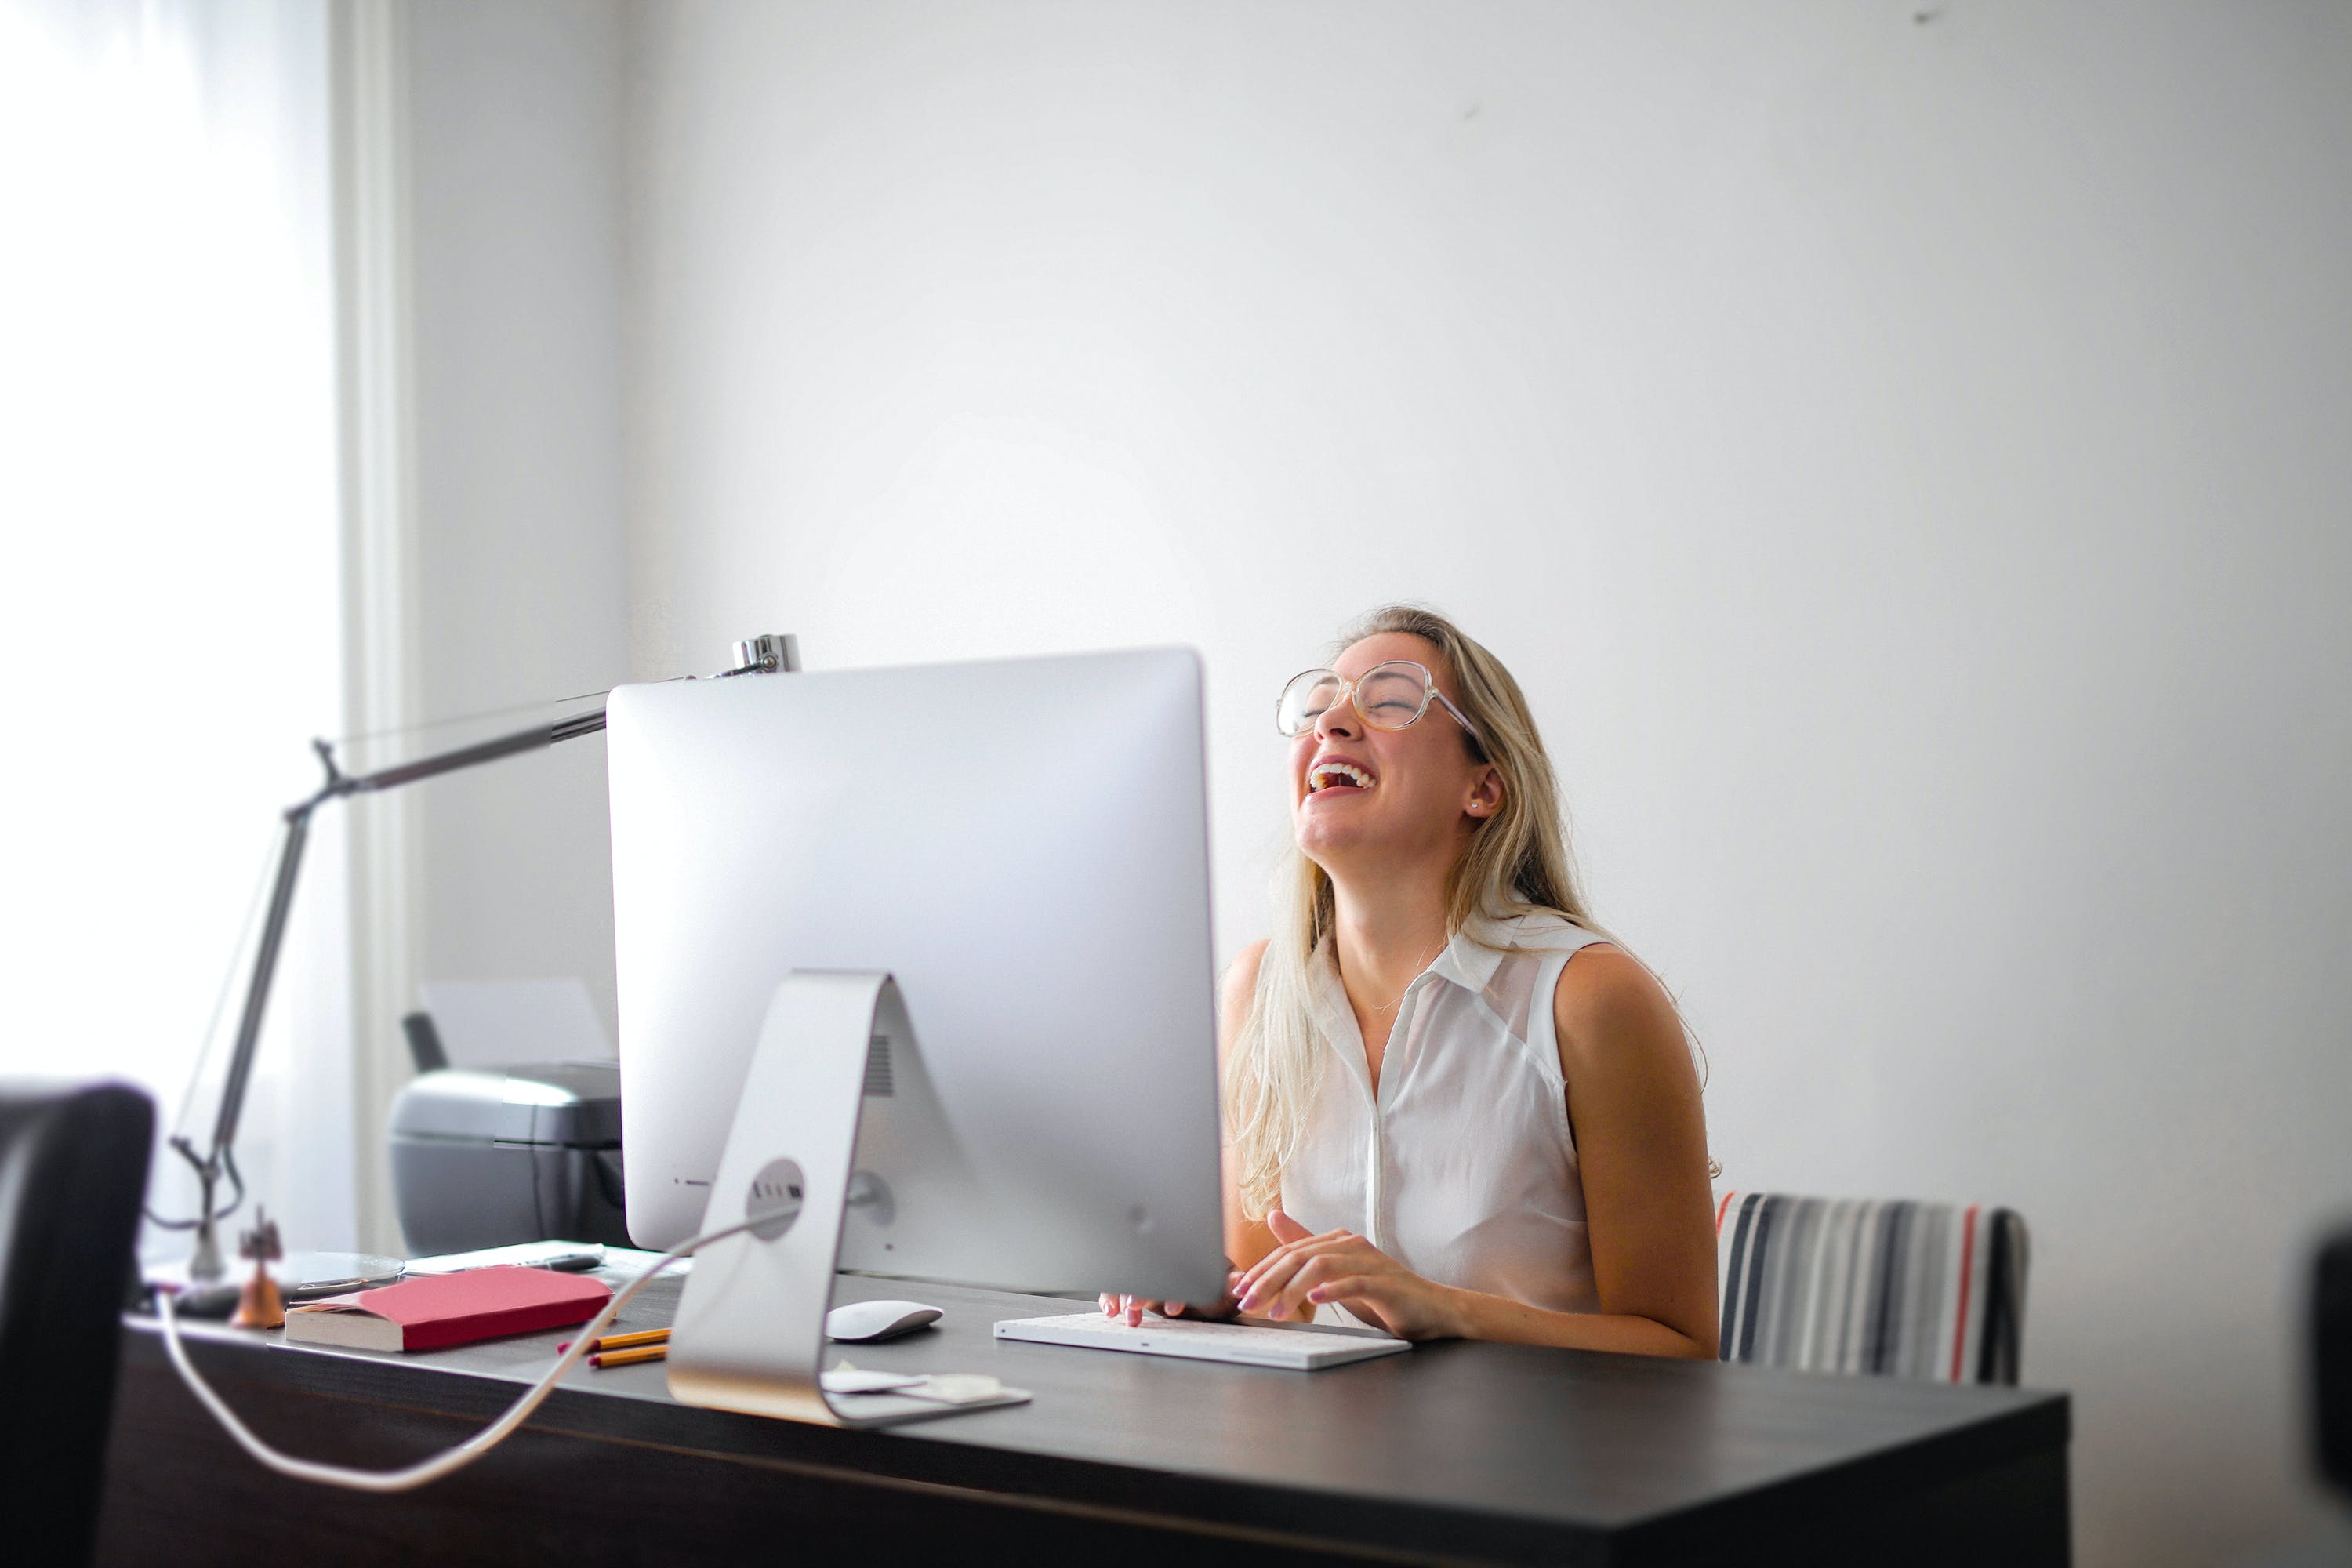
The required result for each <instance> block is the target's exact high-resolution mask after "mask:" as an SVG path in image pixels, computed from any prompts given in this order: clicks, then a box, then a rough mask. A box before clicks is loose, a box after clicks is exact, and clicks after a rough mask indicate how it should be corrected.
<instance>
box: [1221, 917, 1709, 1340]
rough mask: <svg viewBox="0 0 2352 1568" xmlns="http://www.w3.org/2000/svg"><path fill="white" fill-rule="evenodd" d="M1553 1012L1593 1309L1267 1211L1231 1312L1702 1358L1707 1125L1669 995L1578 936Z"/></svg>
mask: <svg viewBox="0 0 2352 1568" xmlns="http://www.w3.org/2000/svg"><path fill="white" fill-rule="evenodd" d="M1570 976H1573V977H1574V979H1573V981H1571V980H1570ZM1553 1021H1554V1022H1555V1024H1557V1026H1558V1033H1559V1054H1560V1066H1561V1068H1562V1070H1563V1071H1564V1073H1565V1074H1566V1076H1567V1079H1568V1086H1569V1088H1568V1095H1569V1103H1568V1110H1569V1120H1570V1127H1571V1129H1572V1130H1573V1131H1574V1133H1575V1136H1576V1145H1577V1152H1578V1156H1579V1163H1580V1166H1581V1168H1582V1172H1583V1183H1584V1207H1585V1221H1586V1226H1587V1234H1588V1237H1589V1238H1590V1241H1591V1248H1592V1271H1593V1278H1594V1283H1595V1286H1596V1289H1597V1290H1598V1293H1599V1296H1600V1302H1599V1310H1597V1311H1591V1312H1555V1311H1549V1310H1545V1309H1543V1308H1540V1307H1530V1306H1528V1305H1527V1304H1526V1303H1524V1302H1521V1301H1514V1300H1509V1299H1508V1298H1506V1297H1502V1296H1490V1295H1486V1294H1485V1293H1483V1292H1480V1291H1475V1290H1465V1289H1461V1288H1459V1287H1457V1286H1450V1285H1441V1284H1439V1283H1437V1282H1436V1281H1435V1280H1432V1279H1424V1278H1423V1277H1422V1276H1420V1275H1417V1274H1414V1273H1412V1271H1411V1270H1410V1269H1408V1268H1405V1267H1404V1266H1403V1265H1402V1264H1401V1263H1399V1262H1397V1261H1396V1259H1394V1258H1391V1257H1390V1256H1388V1255H1387V1254H1386V1253H1384V1252H1381V1250H1380V1249H1379V1248H1377V1247H1373V1246H1372V1245H1371V1244H1370V1242H1368V1241H1366V1240H1365V1239H1364V1238H1363V1237H1360V1236H1356V1235H1353V1234H1351V1233H1349V1232H1347V1231H1343V1230H1335V1231H1330V1232H1327V1233H1325V1234H1323V1235H1320V1236H1317V1235H1312V1234H1310V1233H1309V1232H1308V1231H1307V1228H1306V1227H1305V1226H1301V1225H1299V1224H1297V1222H1296V1221H1294V1220H1292V1219H1291V1218H1290V1217H1289V1216H1288V1215H1284V1214H1281V1213H1279V1212H1277V1213H1276V1214H1274V1215H1269V1216H1268V1218H1269V1220H1270V1222H1271V1224H1272V1226H1273V1233H1272V1234H1273V1237H1274V1238H1275V1239H1276V1240H1278V1241H1279V1242H1280V1243H1281V1246H1280V1247H1279V1248H1277V1249H1276V1251H1275V1252H1274V1253H1272V1254H1270V1255H1267V1256H1265V1257H1264V1258H1261V1259H1260V1260H1258V1261H1257V1262H1256V1263H1255V1264H1254V1265H1253V1266H1252V1267H1251V1268H1249V1269H1248V1270H1247V1271H1246V1272H1245V1274H1244V1277H1243V1279H1242V1282H1241V1286H1240V1295H1241V1298H1242V1310H1244V1311H1251V1312H1256V1311H1264V1312H1265V1314H1266V1315H1267V1316H1269V1317H1274V1318H1286V1317H1292V1316H1297V1315H1302V1314H1304V1313H1305V1312H1306V1311H1307V1310H1309V1309H1311V1308H1312V1307H1313V1306H1314V1305H1316V1304H1318V1303H1321V1302H1324V1301H1339V1302H1341V1303H1343V1304H1345V1305H1346V1306H1347V1307H1348V1308H1349V1310H1351V1311H1353V1312H1354V1313H1355V1314H1356V1315H1357V1316H1358V1317H1360V1318H1363V1319H1365V1320H1366V1321H1371V1322H1377V1323H1378V1324H1379V1325H1380V1326H1381V1327H1382V1328H1384V1329H1386V1330H1388V1331H1390V1332H1391V1333H1394V1334H1402V1335H1403V1336H1404V1337H1406V1338H1408V1339H1436V1338H1443V1337H1446V1336H1457V1337H1461V1338H1466V1339H1482V1340H1508V1341H1515V1342H1518V1343H1521V1344H1539V1345H1564V1346H1569V1347H1571V1348H1574V1349H1579V1350H1598V1351H1619V1352H1627V1353H1631V1354H1636V1355H1663V1356H1685V1357H1689V1358H1692V1359H1694V1360H1697V1359H1705V1358H1710V1357H1712V1356H1714V1354H1715V1353H1716V1297H1715V1226H1714V1209H1713V1205H1712V1201H1711V1199H1710V1196H1709V1194H1708V1190H1707V1173H1706V1124H1705V1121H1703V1119H1702V1118H1701V1116H1700V1114H1699V1100H1698V1080H1697V1075H1696V1072H1694V1071H1693V1070H1692V1068H1691V1062H1690V1052H1689V1048H1688V1047H1687V1045H1686V1044H1685V1039H1684V1036H1683V1029H1682V1022H1681V1020H1680V1019H1679V1018H1678V1017H1677V1016H1675V1009H1674V1005H1673V1003H1672V1002H1670V1001H1669V1000H1667V998H1666V995H1665V993H1664V991H1662V990H1660V989H1659V987H1658V984H1657V982H1656V981H1654V980H1653V979H1652V978H1651V977H1650V974H1649V972H1648V971H1647V970H1644V969H1643V967H1642V966H1641V965H1640V964H1639V963H1635V962H1634V961H1633V959H1632V958H1630V957H1628V956H1627V955H1625V954H1624V953H1622V952H1619V951H1617V950H1616V949H1614V948H1609V947H1589V948H1586V949H1584V950H1583V951H1582V952H1579V953H1578V954H1577V955H1576V957H1575V958H1574V959H1573V960H1571V961H1570V963H1569V964H1568V965H1567V968H1566V970H1565V971H1564V973H1562V975H1561V979H1560V984H1559V991H1558V993H1557V994H1555V996H1554V999H1553Z"/></svg>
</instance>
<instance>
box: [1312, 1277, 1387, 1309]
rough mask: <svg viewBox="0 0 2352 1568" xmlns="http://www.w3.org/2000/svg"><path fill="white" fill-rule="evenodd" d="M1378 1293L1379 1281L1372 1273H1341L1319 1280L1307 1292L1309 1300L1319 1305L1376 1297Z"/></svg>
mask: <svg viewBox="0 0 2352 1568" xmlns="http://www.w3.org/2000/svg"><path fill="white" fill-rule="evenodd" d="M1378 1294H1379V1281H1377V1280H1375V1279H1373V1278H1372V1277H1371V1276H1370V1275H1369V1274H1341V1275H1338V1276H1337V1277H1335V1278H1333V1279H1325V1280H1321V1281H1318V1283H1317V1284H1316V1285H1315V1287H1314V1288H1313V1289H1310V1290H1308V1291H1307V1300H1309V1301H1311V1302H1313V1303H1315V1304H1317V1305H1318V1306H1319V1305H1321V1304H1322V1303H1323V1302H1325V1301H1339V1302H1341V1303H1345V1302H1347V1301H1349V1300H1364V1299H1365V1298H1366V1297H1376V1296H1377V1295H1378Z"/></svg>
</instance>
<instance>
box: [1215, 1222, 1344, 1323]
mask: <svg viewBox="0 0 2352 1568" xmlns="http://www.w3.org/2000/svg"><path fill="white" fill-rule="evenodd" d="M1356 1239H1357V1238H1356V1237H1353V1236H1351V1235H1349V1233H1348V1232H1346V1231H1344V1230H1334V1231H1328V1232H1326V1233H1325V1234H1323V1235H1321V1236H1308V1237H1300V1238H1298V1239H1297V1240H1296V1241H1291V1242H1286V1243H1285V1244H1283V1245H1282V1246H1280V1247H1276V1248H1275V1249H1274V1250H1273V1251H1272V1252H1269V1253H1267V1254H1266V1255H1265V1257H1264V1258H1259V1259H1258V1260H1257V1261H1256V1262H1255V1263H1254V1264H1252V1265H1251V1266H1250V1267H1249V1268H1246V1269H1244V1270H1243V1272H1242V1273H1241V1274H1240V1275H1239V1276H1237V1277H1236V1282H1235V1284H1234V1300H1235V1301H1236V1302H1237V1303H1239V1304H1241V1305H1242V1306H1243V1308H1244V1310H1252V1309H1250V1308H1249V1307H1248V1302H1249V1300H1250V1299H1251V1298H1252V1297H1254V1296H1256V1295H1258V1294H1260V1291H1259V1289H1258V1288H1259V1286H1261V1285H1262V1284H1264V1283H1265V1279H1267V1277H1268V1276H1269V1275H1271V1274H1274V1273H1276V1271H1279V1270H1284V1269H1286V1268H1292V1267H1295V1266H1296V1261H1297V1258H1298V1257H1299V1256H1300V1255H1301V1254H1303V1253H1311V1252H1313V1251H1316V1250H1318V1249H1319V1248H1323V1247H1331V1246H1341V1245H1345V1244H1347V1243H1349V1242H1353V1241H1355V1240H1356Z"/></svg>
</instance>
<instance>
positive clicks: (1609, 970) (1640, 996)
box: [1552, 942, 1687, 1068]
mask: <svg viewBox="0 0 2352 1568" xmlns="http://www.w3.org/2000/svg"><path fill="white" fill-rule="evenodd" d="M1552 1023H1553V1026H1554V1032H1555V1033H1556V1034H1557V1035H1558V1036H1559V1055H1560V1065H1561V1066H1562V1067H1563V1068H1570V1067H1572V1066H1573V1065H1574V1064H1576V1063H1578V1062H1583V1063H1586V1064H1593V1063H1597V1062H1599V1061H1601V1060H1605V1059H1608V1058H1616V1060H1617V1061H1619V1062H1620V1063H1622V1062H1623V1060H1624V1058H1625V1057H1626V1056H1627V1055H1629V1054H1636V1055H1642V1056H1647V1055H1650V1054H1651V1053H1653V1052H1657V1053H1664V1054H1667V1055H1669V1056H1670V1057H1671V1058H1672V1059H1675V1060H1686V1059H1687V1054H1686V1053H1687V1047H1686V1045H1685V1038H1684V1035H1683V1023H1682V1015H1681V1014H1680V1013H1678V1012H1677V1011H1676V1010H1675V1004H1674V998H1672V997H1671V996H1668V995H1667V994H1666V989H1665V987H1664V986H1663V985H1661V984H1658V982H1657V978H1656V976H1654V975H1653V974H1652V973H1650V972H1649V970H1648V969H1646V968H1644V967H1643V964H1642V963H1641V962H1640V961H1639V960H1638V959H1636V958H1634V957H1633V954H1631V953H1629V952H1626V951H1625V950H1624V949H1623V948H1621V947H1618V946H1615V945H1614V944H1612V943H1610V942H1595V943H1593V944H1592V945H1591V946H1590V947H1584V948H1580V949H1579V950H1578V951H1577V952H1576V954H1575V956H1574V957H1572V958H1570V960H1569V962H1568V963H1567V964H1566V965H1565V966H1564V967H1563V968H1562V969H1561V970H1560V972H1559V989H1558V990H1556V991H1555V992H1553V994H1552Z"/></svg>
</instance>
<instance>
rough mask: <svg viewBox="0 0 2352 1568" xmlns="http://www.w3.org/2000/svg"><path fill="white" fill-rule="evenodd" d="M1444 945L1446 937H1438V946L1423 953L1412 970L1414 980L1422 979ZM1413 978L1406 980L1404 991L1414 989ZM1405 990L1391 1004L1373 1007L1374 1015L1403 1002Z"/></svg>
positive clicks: (1379, 1014)
mask: <svg viewBox="0 0 2352 1568" xmlns="http://www.w3.org/2000/svg"><path fill="white" fill-rule="evenodd" d="M1444 946H1445V939H1444V937H1440V938H1438V939H1437V946H1436V947H1433V948H1431V949H1430V950H1429V951H1428V952H1426V953H1423V955H1422V960H1421V963H1419V965H1417V966H1416V967H1415V968H1414V970H1413V972H1412V980H1418V979H1420V978H1421V977H1422V974H1423V972H1424V971H1425V970H1427V969H1428V968H1429V961H1430V960H1431V959H1433V958H1435V957H1436V956H1437V955H1438V952H1440V951H1441V950H1442V949H1444ZM1412 980H1408V981H1406V982H1405V983H1404V991H1410V990H1412ZM1404 991H1400V992H1398V993H1397V994H1396V1001H1394V1002H1391V1003H1390V1004H1389V1005H1388V1007H1375V1008H1373V1009H1372V1016H1373V1017H1375V1018H1377V1017H1379V1016H1381V1014H1383V1013H1385V1012H1387V1011H1388V1010H1389V1007H1393V1006H1395V1005H1397V1002H1402V1001H1403V1000H1404Z"/></svg>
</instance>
